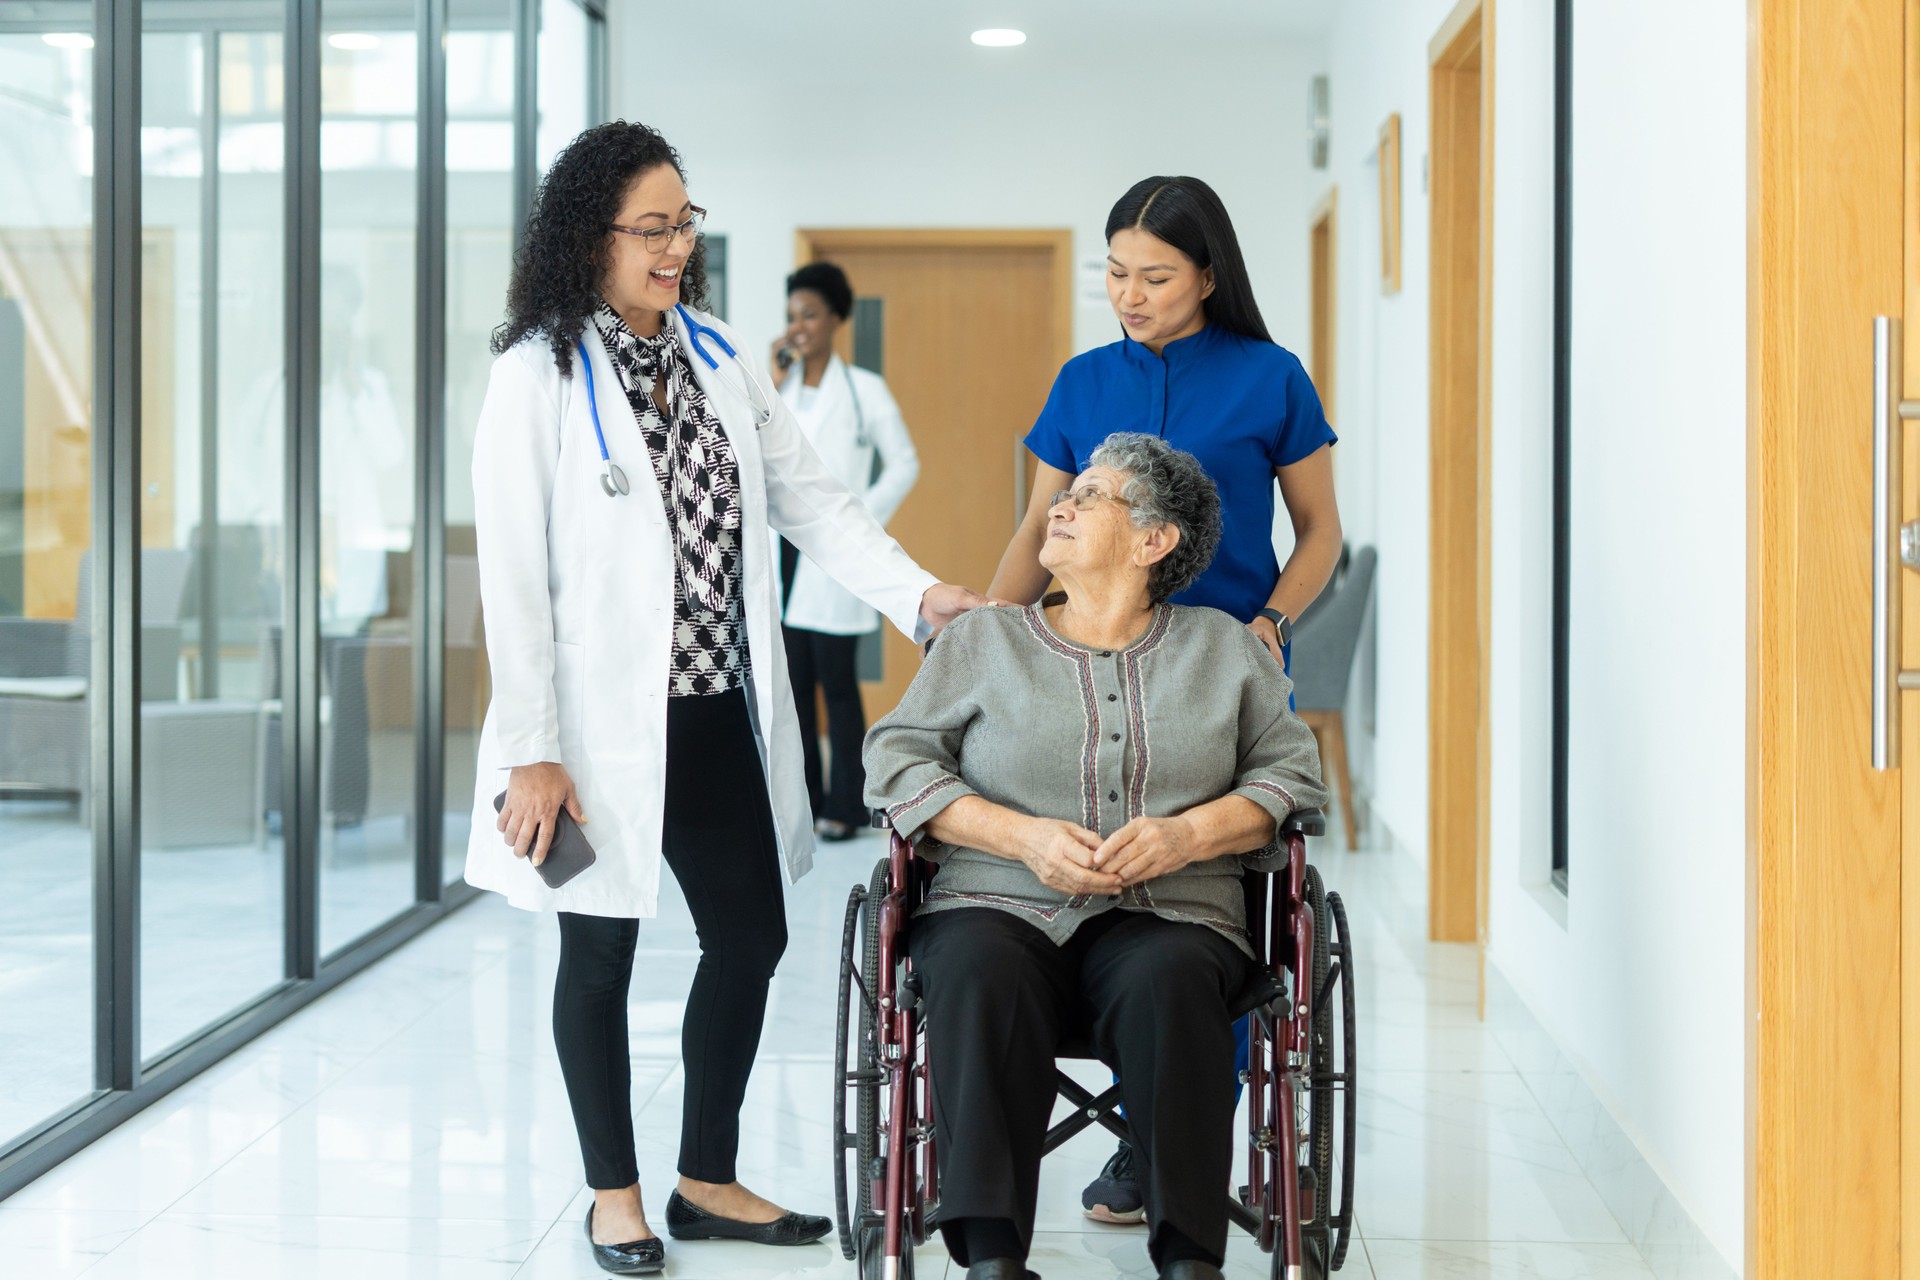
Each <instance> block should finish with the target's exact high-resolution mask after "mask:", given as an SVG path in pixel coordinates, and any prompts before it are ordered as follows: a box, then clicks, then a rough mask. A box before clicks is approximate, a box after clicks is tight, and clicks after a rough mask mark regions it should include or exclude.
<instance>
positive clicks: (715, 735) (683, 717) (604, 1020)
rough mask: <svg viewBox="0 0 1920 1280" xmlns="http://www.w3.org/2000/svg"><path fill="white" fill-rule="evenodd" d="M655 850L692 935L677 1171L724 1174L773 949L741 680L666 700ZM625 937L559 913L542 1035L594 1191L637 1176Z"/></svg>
mask: <svg viewBox="0 0 1920 1280" xmlns="http://www.w3.org/2000/svg"><path fill="white" fill-rule="evenodd" d="M661 851H662V852H663V853H664V854H665V855H666V859H667V865H668V866H669V867H671V868H672V869H673V875H674V878H675V879H676V880H678V881H679V882H680V888H681V890H682V892H684V893H685V894H686V898H687V906H688V908H689V909H690V910H691V911H692V913H693V926H694V929H695V931H696V932H697V933H698V935H699V938H700V964H699V966H698V968H696V969H695V970H694V975H693V989H692V991H691V992H689V993H688V996H687V1008H686V1014H685V1016H684V1017H683V1019H682V1021H681V1024H680V1056H681V1058H682V1060H683V1062H684V1064H685V1071H686V1106H685V1109H684V1112H683V1114H682V1116H681V1120H680V1172H681V1174H682V1175H684V1176H686V1177H689V1178H693V1179H695V1180H696V1181H699V1182H716V1183H728V1182H732V1181H734V1157H735V1155H736V1154H738V1152H739V1147H740V1105H741V1102H742V1100H743V1099H744V1098H745V1096H746V1091H747V1077H748V1075H749V1074H750V1073H751V1072H752V1071H753V1058H754V1054H755V1053H756V1052H757V1051H758V1050H759V1048H760V1026H761V1023H762V1022H763V1021H764V1020H765V1017H766V1012H767V983H768V981H769V980H770V979H772V977H773V970H774V966H775V965H776V964H778V963H779V961H780V956H781V953H782V952H784V951H785V950H786V948H787V918H786V905H785V900H784V892H783V889H782V887H781V886H782V880H781V872H780V856H779V851H778V848H777V846H776V845H775V843H774V835H773V811H772V808H771V806H770V805H769V804H768V802H767V790H766V783H765V780H764V779H763V777H762V775H761V772H760V754H759V751H758V749H757V748H756V747H755V745H754V739H753V726H752V723H751V722H750V720H749V719H748V716H747V700H746V694H745V692H744V691H743V690H739V689H736V690H734V691H733V692H731V693H724V694H715V695H711V696H708V697H690V698H672V699H669V700H668V702H667V787H666V825H665V830H664V832H663V834H662V839H661ZM639 937H640V922H639V921H638V920H627V919H612V918H607V917H602V916H583V915H575V914H573V913H571V912H565V911H563V912H561V913H560V968H559V972H558V973H557V974H556V975H555V977H554V988H553V1041H554V1044H555V1046H556V1047H557V1048H558V1049H559V1051H560V1070H561V1073H562V1074H563V1075H564V1076H565V1077H566V1081H567V1100H568V1101H569V1102H570V1103H571V1104H572V1106H573V1125H574V1129H575V1130H576V1131H577V1132H578V1134H579V1137H580V1155H581V1158H582V1160H583V1161H584V1162H585V1164H586V1168H587V1185H588V1186H590V1187H593V1188H594V1189H595V1190H600V1191H606V1190H613V1189H616V1188H620V1187H630V1186H632V1185H633V1184H635V1183H636V1182H638V1181H640V1172H639V1166H638V1163H637V1161H636V1159H635V1157H634V1148H633V1111H632V1106H631V1103H630V1094H631V1091H632V1066H631V1062H630V1060H629V1058H628V1052H627V983H628V980H629V979H630V978H631V977H632V975H633V953H634V946H635V944H636V942H637V941H638V940H639Z"/></svg>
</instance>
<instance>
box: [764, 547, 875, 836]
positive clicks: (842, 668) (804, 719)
mask: <svg viewBox="0 0 1920 1280" xmlns="http://www.w3.org/2000/svg"><path fill="white" fill-rule="evenodd" d="M799 563H800V552H799V549H798V548H796V547H795V546H794V545H793V544H792V543H791V542H788V541H787V540H786V539H784V538H782V539H781V540H780V573H781V582H782V583H783V584H784V586H783V588H782V594H781V597H780V604H781V607H782V608H784V607H785V606H786V603H787V600H788V598H789V597H791V596H792V595H793V574H794V570H795V569H796V568H797V567H798V566H799ZM780 633H781V636H782V638H783V639H784V640H785V641H786V647H787V675H788V677H789V678H790V679H791V680H792V681H793V704H794V710H795V712H797V713H798V715H799V717H800V745H801V749H802V754H803V756H804V757H805V763H806V768H807V799H808V801H809V802H811V804H812V806H813V816H814V817H816V818H826V819H827V820H829V821H831V822H844V823H846V824H847V825H848V826H850V827H864V826H866V825H867V809H866V800H865V799H864V795H865V792H866V789H867V769H866V765H865V764H864V763H863V762H862V761H861V759H860V748H861V746H862V745H863V744H864V743H865V742H866V737H867V713H866V708H865V707H864V706H863V705H862V704H861V701H860V675H859V669H858V665H857V659H858V656H859V652H860V637H859V636H836V635H830V634H828V633H827V632H824V631H807V630H805V629H803V628H800V627H788V626H782V627H781V628H780ZM815 686H818V687H819V689H820V691H821V693H822V694H823V695H824V697H825V700H826V704H827V749H828V751H829V752H830V753H831V754H832V760H831V762H830V763H829V765H828V767H827V769H826V771H825V773H824V774H823V772H822V769H821V764H820V717H819V715H818V714H817V713H816V712H815V709H814V698H813V691H814V688H815Z"/></svg>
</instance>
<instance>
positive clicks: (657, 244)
mask: <svg viewBox="0 0 1920 1280" xmlns="http://www.w3.org/2000/svg"><path fill="white" fill-rule="evenodd" d="M687 207H688V208H689V209H691V210H693V216H692V217H690V218H688V219H687V220H686V221H685V222H678V223H673V224H670V225H667V226H659V227H623V226H621V225H620V224H619V223H617V222H615V223H611V224H609V225H610V226H611V227H612V228H613V230H615V231H618V232H619V233H620V234H621V235H623V236H639V237H640V242H641V243H642V244H644V245H646V247H647V252H648V253H665V252H666V251H667V250H668V248H670V247H671V246H672V244H673V238H674V237H675V236H677V235H679V234H680V233H681V232H683V231H684V232H685V233H686V235H687V242H688V243H689V244H698V243H699V241H700V229H701V227H703V226H705V225H706V221H707V211H706V210H705V209H702V208H701V207H700V206H699V205H697V204H691V205H688V206H687Z"/></svg>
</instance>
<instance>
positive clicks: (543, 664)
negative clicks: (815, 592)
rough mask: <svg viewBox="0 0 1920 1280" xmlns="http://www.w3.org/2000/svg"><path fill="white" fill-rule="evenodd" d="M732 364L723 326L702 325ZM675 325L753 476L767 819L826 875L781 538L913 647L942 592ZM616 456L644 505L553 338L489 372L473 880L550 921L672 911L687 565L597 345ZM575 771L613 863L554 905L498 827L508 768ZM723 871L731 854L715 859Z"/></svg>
mask: <svg viewBox="0 0 1920 1280" xmlns="http://www.w3.org/2000/svg"><path fill="white" fill-rule="evenodd" d="M695 314H696V316H697V318H698V319H699V320H700V321H701V323H703V324H709V325H712V326H713V327H714V328H716V329H718V330H720V332H721V333H722V334H723V335H724V336H725V337H726V339H727V341H728V342H729V343H731V344H732V345H733V347H734V349H735V350H737V351H739V350H745V349H746V348H745V347H744V346H743V345H742V344H741V341H740V339H739V338H738V337H737V336H736V335H735V334H734V333H733V332H732V331H731V330H730V329H728V328H727V327H726V326H725V325H723V324H720V323H719V322H718V321H715V320H713V319H712V318H711V317H708V316H705V315H700V314H699V313H695ZM668 317H669V319H668V322H669V324H670V325H671V326H672V327H673V329H674V331H675V333H676V334H677V335H678V336H679V339H680V342H681V345H682V349H683V350H685V351H686V352H687V360H688V363H689V366H690V367H691V368H692V370H693V372H694V374H695V376H696V377H697V378H698V379H699V381H700V385H701V386H702V387H704V388H705V389H706V392H707V396H708V398H709V400H710V401H711V402H712V405H713V408H714V410H715V411H716V413H717V415H718V417H719V419H720V425H721V427H722V429H723V430H724V431H725V432H726V434H727V438H728V439H729V440H730V441H731V442H732V444H733V449H734V453H735V456H736V457H737V458H738V460H739V466H740V498H741V516H742V528H741V539H740V543H741V549H742V553H743V558H744V566H743V569H744V573H743V576H744V583H745V597H744V600H743V602H742V603H743V606H744V612H745V618H746V632H747V647H748V652H749V656H750V658H751V661H752V664H753V666H752V670H753V679H752V682H751V683H750V684H749V686H748V689H747V695H748V705H749V708H750V710H751V712H752V715H753V720H754V732H755V737H756V739H757V740H758V743H759V747H760V751H759V759H758V760H757V761H741V762H740V764H739V767H740V768H742V769H750V768H754V767H758V768H760V769H761V771H762V773H763V775H764V777H765V780H766V786H767V791H768V795H769V798H770V799H771V801H772V804H773V814H774V827H775V832H776V836H777V839H778V842H779V847H780V853H781V856H782V858H783V859H784V861H785V864H786V868H787V874H788V876H789V878H790V879H797V878H798V877H800V876H802V875H804V874H806V872H807V870H808V869H809V868H810V867H811V866H812V863H813V818H812V813H811V810H810V808H809V806H808V802H807V787H806V780H805V777H804V775H803V770H802V765H801V760H802V757H801V753H800V730H799V725H798V722H797V721H796V718H795V714H794V703H793V692H792V688H791V686H790V685H789V683H788V680H787V667H786V653H785V649H784V646H783V645H782V643H781V639H780V628H779V620H780V597H779V586H778V581H777V579H778V576H779V574H778V567H777V565H776V564H775V563H773V562H772V559H771V556H770V555H769V540H768V538H767V535H766V534H765V533H764V532H763V530H765V529H766V528H767V527H769V526H771V527H772V528H775V529H778V530H779V531H780V532H782V533H784V534H785V535H786V536H787V537H788V538H789V539H791V540H792V541H793V543H794V545H796V546H798V547H799V548H800V549H801V551H802V552H803V553H804V554H806V555H807V556H810V557H811V558H812V559H814V560H815V561H816V562H817V563H819V564H820V565H822V566H824V567H825V568H826V570H827V571H828V572H829V573H831V574H833V575H834V576H835V577H837V578H839V579H840V580H841V581H842V582H845V583H846V584H847V585H848V586H850V587H852V588H853V589H854V591H855V592H857V593H858V594H859V595H860V596H862V597H863V598H864V599H866V600H867V601H869V602H870V603H872V604H873V605H874V606H875V607H877V608H878V609H879V610H880V612H881V613H883V614H885V615H886V617H887V618H888V620H889V621H891V622H892V623H893V624H894V625H895V626H897V627H899V628H900V629H901V630H902V631H904V632H906V633H907V634H909V635H913V634H915V633H916V632H917V631H918V630H920V622H919V608H920V599H921V597H922V596H923V595H924V594H925V593H926V591H927V589H928V588H929V587H931V586H933V585H934V583H935V580H934V578H933V576H932V575H931V574H929V573H927V572H925V571H924V570H922V569H921V568H920V567H919V566H918V565H916V564H914V562H913V561H912V560H911V559H909V558H908V557H907V554H906V552H904V551H902V550H901V549H900V546H899V544H898V543H896V542H895V541H894V540H893V539H892V538H889V537H888V536H887V535H886V532H885V531H884V530H883V529H882V528H881V527H880V525H879V523H878V522H876V521H875V520H874V518H873V517H872V516H871V515H869V514H868V512H867V509H866V507H865V506H864V505H862V503H861V501H860V499H859V498H858V497H856V496H855V495H854V494H853V493H850V492H848V490H847V489H846V488H845V487H844V486H842V485H841V484H840V483H839V482H838V481H836V480H835V479H834V478H833V476H832V475H831V474H830V473H829V472H828V470H827V469H826V468H825V467H824V466H822V465H821V462H820V459H819V458H818V456H816V455H815V453H814V451H813V449H812V448H811V447H809V446H808V444H807V443H806V440H805V438H804V437H803V436H802V434H801V431H800V428H799V426H798V425H797V424H796V423H795V421H794V419H793V415H792V413H791V412H790V411H789V410H788V409H787V407H786V405H785V403H784V402H783V401H782V400H781V399H780V398H779V397H778V396H777V395H771V394H767V393H764V392H763V399H764V400H765V401H767V402H770V403H771V405H772V407H773V410H774V412H773V419H772V421H770V422H768V423H767V424H766V426H765V427H764V428H761V429H758V430H756V429H755V426H754V419H755V416H756V415H755V413H754V411H753V408H752V406H751V404H750V402H749V401H748V400H747V399H746V398H745V393H744V392H743V391H742V390H741V384H740V383H739V382H738V381H737V380H738V379H739V378H741V377H749V378H751V377H754V376H755V375H754V373H753V372H752V370H750V369H749V368H748V367H747V362H743V361H739V360H733V359H730V358H729V357H728V356H727V355H726V354H725V352H723V351H721V350H719V349H718V346H717V344H716V343H715V342H714V341H713V339H711V338H708V339H706V343H705V345H706V347H707V349H708V350H709V351H711V352H712V353H713V354H714V355H715V356H716V357H717V358H718V359H719V368H718V369H717V370H709V369H708V368H707V366H706V363H705V361H704V360H702V359H701V358H700V356H699V355H698V354H697V353H696V352H695V351H694V350H693V348H692V345H691V344H690V342H689V341H688V336H687V333H686V331H685V329H684V328H683V326H682V325H681V324H680V320H679V317H678V315H676V314H674V313H671V312H670V313H668ZM584 341H585V343H586V346H587V351H588V356H589V359H590V361H591V366H592V370H593V375H594V386H595V389H596V391H597V400H598V403H599V407H600V422H601V425H602V428H603V429H604V431H605V435H606V442H607V450H608V452H609V453H610V455H611V456H612V459H613V461H614V462H615V463H616V464H618V465H619V466H620V468H621V469H622V470H623V471H625V472H626V475H627V479H628V482H629V484H630V485H631V492H630V493H629V494H628V495H627V496H625V497H617V498H609V497H607V496H606V495H605V494H604V493H603V492H602V491H601V489H600V476H601V470H602V468H601V460H600V451H599V446H598V444H597V443H596V441H595V438H594V431H593V418H592V415H591V412H590V408H589V404H588V400H587V384H586V380H585V379H584V378H583V377H582V376H581V375H580V372H579V367H578V366H579V359H578V356H577V355H576V357H575V361H574V364H575V372H574V374H573V375H572V376H571V377H563V376H561V374H560V372H559V370H558V369H556V368H555V367H554V363H553V354H552V352H551V351H550V350H549V349H548V347H547V344H546V340H545V339H544V338H541V337H534V338H529V339H527V340H526V341H523V342H521V343H520V344H518V345H517V346H515V347H514V348H513V349H512V350H510V351H508V352H507V353H506V354H504V355H502V356H501V357H500V358H499V359H498V360H496V361H494V364H493V373H492V377H491V379H490V380H489V382H488V385H487V398H486V403H485V404H484V405H483V406H482V408H481V411H480V424H479V428H478V431H477V432H476V438H475V443H474V455H473V490H474V525H475V531H476V533H477V535H478V541H479V555H480V592H481V599H482V603H483V606H484V609H485V618H486V637H487V659H488V662H489V664H490V665H491V667H492V674H493V700H492V704H491V705H490V706H489V707H488V708H487V717H486V723H485V725H484V726H483V727H482V729H481V733H480V750H479V769H478V779H477V783H476V786H475V788H474V798H473V834H472V838H471V840H470V842H469V843H468V847H467V871H466V877H467V882H468V883H469V884H472V885H475V886H477V887H479V888H482V889H491V890H494V891H495V892H498V893H502V894H505V895H506V897H507V900H508V901H509V902H511V903H512V904H513V905H514V906H517V907H523V908H526V909H528V910H535V911H573V912H578V913H581V914H583V915H596V916H617V917H644V916H651V915H653V914H654V913H655V910H656V909H657V903H658V901H659V889H660V863H661V855H660V837H661V826H662V817H663V813H664V809H665V787H666V748H667V742H666V731H667V668H668V662H669V655H670V650H671V644H672V630H673V608H674V572H673V552H672V548H671V543H670V540H669V530H668V527H667V519H666V513H665V510H664V508H663V507H662V504H661V500H660V491H659V486H658V484H657V483H656V482H655V480H654V473H653V463H652V461H651V460H650V458H649V457H648V454H647V445H646V441H645V440H644V439H643V438H642V436H641V433H640V428H639V424H638V423H637V422H636V421H635V419H634V415H633V410H632V408H631V407H630V406H629V405H628V403H627V398H626V395H625V394H624V392H623V391H622V388H621V385H620V382H619V379H618V377H617V375H615V373H614V371H613V366H612V364H610V363H609V362H608V359H607V353H606V349H605V347H604V346H602V344H601V342H600V340H599V335H598V334H597V333H595V331H594V329H593V327H592V326H591V325H589V326H588V327H587V331H586V333H585V335H584ZM539 761H555V762H558V763H560V764H562V765H564V766H565V767H566V769H567V772H568V774H569V776H571V777H572V779H573V782H574V785H575V787H576V789H577V790H578V792H579V795H580V803H581V806H582V808H583V809H584V810H585V812H586V815H587V824H586V826H585V827H584V828H583V830H584V832H585V834H586V837H587V839H588V840H589V841H590V842H591V843H592V845H593V847H594V849H595V851H596V852H597V854H598V855H599V860H598V862H597V863H596V864H595V865H594V866H593V867H591V868H589V869H588V870H586V871H585V872H582V873H581V874H580V875H579V876H577V877H575V878H574V879H573V880H572V881H570V882H569V883H567V884H566V885H564V886H562V887H561V888H559V889H549V888H548V887H547V886H546V883H545V882H544V881H543V880H541V879H540V877H539V875H538V874H537V873H536V872H535V871H534V869H533V867H532V866H531V865H530V864H529V862H528V861H527V860H526V859H524V858H516V857H514V856H513V851H512V850H511V849H510V848H508V847H507V845H506V844H505V843H504V842H503V841H502V839H501V836H500V834H499V832H497V831H496V830H495V829H494V823H495V820H496V815H495V811H494V807H493V798H494V797H495V796H496V795H498V794H499V793H500V792H501V791H503V790H505V789H506V785H507V776H508V770H509V769H510V768H511V767H512V766H514V765H521V764H533V763H536V762H539ZM713 853H714V856H715V857H727V856H730V853H731V851H729V850H724V849H716V850H714V851H713Z"/></svg>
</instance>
